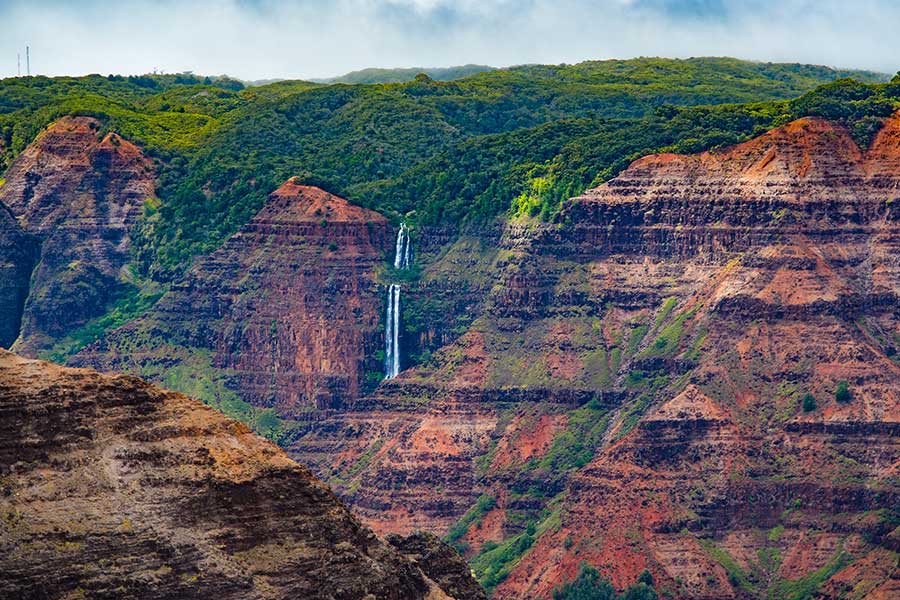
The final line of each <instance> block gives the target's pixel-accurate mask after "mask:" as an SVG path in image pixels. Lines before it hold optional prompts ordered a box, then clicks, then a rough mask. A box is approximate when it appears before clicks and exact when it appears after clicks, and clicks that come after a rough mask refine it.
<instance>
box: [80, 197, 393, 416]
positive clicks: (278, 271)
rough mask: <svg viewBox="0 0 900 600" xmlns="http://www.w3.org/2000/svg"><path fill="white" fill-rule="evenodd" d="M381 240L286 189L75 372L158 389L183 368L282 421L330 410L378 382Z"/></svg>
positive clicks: (351, 219)
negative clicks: (370, 380)
mask: <svg viewBox="0 0 900 600" xmlns="http://www.w3.org/2000/svg"><path fill="white" fill-rule="evenodd" d="M391 242H392V235H391V230H390V226H389V224H388V222H387V220H386V219H385V218H384V217H382V216H381V215H379V214H378V213H376V212H373V211H370V210H367V209H364V208H360V207H358V206H354V205H352V204H350V203H349V202H347V201H346V200H344V199H343V198H339V197H337V196H334V195H332V194H329V193H327V192H325V191H323V190H321V189H318V188H314V187H308V186H304V185H299V184H297V183H295V182H294V180H290V181H288V182H286V183H285V184H284V185H282V186H281V187H280V188H279V189H278V190H277V191H275V192H274V193H273V194H271V196H270V197H269V199H268V201H267V202H266V204H265V206H264V207H263V208H262V210H261V211H260V212H259V213H258V214H257V215H256V216H255V217H254V218H253V219H252V220H251V221H250V222H249V223H248V224H247V225H245V226H244V227H243V228H241V230H240V231H239V232H238V233H236V234H234V235H233V236H231V237H230V238H229V239H228V240H227V241H226V242H225V243H224V244H223V245H222V246H221V247H220V248H219V249H218V250H216V251H215V252H214V253H212V254H211V255H210V256H208V257H206V258H203V259H201V260H199V261H198V263H197V264H195V266H194V267H193V268H192V269H191V270H190V272H189V273H188V274H187V276H186V277H185V278H184V279H183V280H182V281H181V282H179V283H177V284H176V285H174V286H173V287H172V288H171V290H170V291H169V292H168V293H166V294H165V295H164V296H163V297H162V299H161V300H160V301H159V303H158V304H157V306H156V307H155V308H154V310H153V311H151V313H150V314H148V315H147V316H146V317H144V318H142V319H139V320H137V321H135V322H132V323H130V324H128V325H126V326H125V327H123V328H120V329H119V330H116V331H114V332H112V333H111V334H110V335H108V336H106V337H105V338H104V339H102V340H101V341H100V342H98V343H97V344H94V345H93V346H91V347H89V348H88V349H86V350H85V351H84V352H82V353H81V354H80V355H79V356H77V357H75V359H74V360H73V363H74V364H77V365H83V366H94V367H97V368H100V369H101V370H110V371H133V372H139V373H142V374H144V375H146V376H149V377H151V378H154V379H156V380H159V381H163V380H166V377H167V376H168V375H169V373H170V372H171V370H172V368H173V367H176V366H177V365H178V364H183V365H187V367H186V368H188V369H189V370H191V371H192V372H193V373H194V375H195V378H199V377H205V378H206V379H207V381H209V387H210V388H217V387H220V388H224V389H225V390H228V391H230V393H233V394H237V395H238V396H239V397H240V399H242V400H243V401H245V402H249V403H250V404H252V405H254V406H257V407H272V408H274V409H275V410H276V411H277V412H278V413H279V414H280V415H282V416H286V417H293V416H299V415H304V414H308V413H309V412H310V411H311V410H317V409H318V410H323V409H327V408H339V407H341V406H342V405H343V404H344V403H346V402H348V401H349V400H351V399H353V398H356V397H357V396H358V395H359V394H360V391H361V390H362V389H363V387H364V386H365V385H366V382H367V375H369V376H370V377H374V380H375V382H377V381H378V380H379V379H380V377H381V372H382V366H381V363H380V361H379V360H378V359H377V358H376V354H377V352H378V350H380V349H381V347H382V334H381V332H380V331H379V328H380V327H381V313H382V308H381V307H382V299H381V295H380V294H379V288H378V285H377V283H376V281H375V269H376V266H377V265H378V264H380V263H381V262H382V261H383V259H384V253H385V252H387V251H388V249H389V248H390V246H391ZM198 393H201V394H202V393H203V392H198ZM219 395H220V392H216V391H211V392H208V394H207V396H209V397H205V398H204V399H205V400H208V401H216V400H218V399H219V398H218V396H219Z"/></svg>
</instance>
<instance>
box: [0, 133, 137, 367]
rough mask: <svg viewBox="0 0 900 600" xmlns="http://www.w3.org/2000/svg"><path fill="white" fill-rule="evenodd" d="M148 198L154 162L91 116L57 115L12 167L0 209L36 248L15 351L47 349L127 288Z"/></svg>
mask: <svg viewBox="0 0 900 600" xmlns="http://www.w3.org/2000/svg"><path fill="white" fill-rule="evenodd" d="M153 195H154V169H153V165H152V162H151V161H150V160H149V159H148V158H146V157H145V156H144V155H143V153H142V152H141V151H140V149H138V148H137V147H136V146H135V145H134V144H132V143H130V142H128V141H127V140H124V139H122V138H121V137H120V136H119V135H117V134H116V133H105V134H104V133H102V127H101V124H100V122H99V121H97V120H96V119H93V118H90V117H63V118H62V119H60V120H58V121H56V122H55V123H53V124H52V125H51V126H50V127H49V128H48V129H47V130H46V131H44V132H43V133H41V134H40V135H39V136H38V138H37V139H36V140H35V141H34V142H33V143H32V144H31V145H29V146H28V148H26V149H25V150H24V151H23V152H22V153H21V154H20V155H19V156H18V157H17V158H16V159H15V160H14V161H13V163H12V164H11V165H10V167H9V169H8V170H7V172H6V182H5V184H4V185H2V186H0V205H5V206H6V207H8V208H9V209H10V211H11V212H12V213H13V215H15V217H16V218H17V220H18V222H19V224H20V226H21V227H22V229H23V230H24V231H25V232H26V233H28V234H31V235H33V236H34V237H36V238H37V239H38V240H39V241H40V243H41V249H40V257H39V261H38V262H37V265H36V267H35V269H34V273H33V275H32V278H31V289H30V293H29V295H28V299H27V301H26V302H25V307H24V314H23V316H22V319H21V321H22V323H21V331H20V333H19V341H18V343H17V344H16V350H17V351H18V352H21V353H23V354H27V355H32V356H33V355H35V354H36V353H38V352H39V351H41V350H44V349H47V348H48V347H49V346H50V345H52V344H53V342H54V341H56V340H58V339H60V338H62V337H64V336H65V335H66V334H67V333H69V332H71V331H72V330H73V329H75V328H76V327H78V326H80V325H83V324H84V323H86V322H87V321H88V320H90V319H91V318H94V317H97V316H99V315H101V314H103V312H105V310H106V308H107V307H108V306H109V304H110V302H112V301H113V300H114V299H115V298H116V297H117V296H119V295H120V294H121V293H123V292H124V291H125V289H126V287H127V285H128V280H129V274H128V273H126V272H124V269H125V266H126V265H127V263H128V262H129V260H130V255H129V249H130V243H131V242H130V233H131V229H132V227H133V225H134V223H135V221H136V219H137V217H138V216H139V215H140V213H141V211H142V209H143V206H144V202H145V201H146V200H147V199H148V198H151V197H152V196H153Z"/></svg>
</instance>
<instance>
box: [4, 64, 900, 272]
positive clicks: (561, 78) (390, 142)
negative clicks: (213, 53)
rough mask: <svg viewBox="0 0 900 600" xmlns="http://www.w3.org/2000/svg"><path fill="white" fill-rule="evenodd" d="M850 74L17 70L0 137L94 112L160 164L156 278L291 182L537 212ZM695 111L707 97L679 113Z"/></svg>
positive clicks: (795, 105) (416, 206)
mask: <svg viewBox="0 0 900 600" xmlns="http://www.w3.org/2000/svg"><path fill="white" fill-rule="evenodd" d="M846 74H848V73H847V72H841V71H835V70H832V69H828V68H825V67H811V66H805V65H794V64H781V65H779V64H766V63H752V62H746V61H739V60H735V59H719V58H716V59H710V58H703V59H690V60H670V59H648V58H642V59H635V60H630V61H594V62H587V63H581V64H578V65H558V66H552V65H551V66H522V67H514V68H510V69H499V70H494V71H489V72H482V73H477V74H475V75H471V76H469V77H465V78H463V79H458V80H455V81H447V82H441V81H435V80H433V79H431V78H428V77H419V78H417V79H415V80H414V81H411V82H407V83H400V84H378V85H344V84H336V85H319V84H314V83H309V82H297V81H281V82H276V83H272V84H268V85H263V86H256V87H250V88H246V89H240V88H241V85H240V84H239V83H238V82H234V81H233V80H228V79H221V80H211V79H210V80H207V79H203V78H198V77H193V76H186V75H179V76H146V77H132V78H123V77H114V76H110V77H101V76H89V77H84V78H52V79H49V78H18V79H7V80H3V81H2V82H0V107H3V108H2V109H0V131H2V134H3V137H2V139H3V155H4V158H5V160H6V161H8V160H10V159H11V158H12V157H13V156H15V154H16V153H18V152H19V151H21V149H22V148H24V146H25V145H26V144H27V143H28V142H29V141H30V140H31V139H33V138H34V136H35V135H37V133H38V132H39V131H40V129H41V128H42V127H44V126H46V125H47V124H48V123H50V122H52V121H53V120H54V119H56V118H58V117H59V116H61V115H63V114H90V115H92V116H96V117H99V118H101V119H102V120H103V121H104V123H105V124H106V127H107V128H112V129H115V130H116V131H118V132H119V133H120V134H121V135H123V136H125V137H127V138H129V139H132V140H134V141H135V142H137V143H138V144H140V145H141V146H142V147H143V148H144V149H145V150H146V151H147V152H149V153H150V154H151V155H154V156H156V157H157V158H158V172H159V184H160V185H159V189H158V194H159V200H158V201H153V202H148V204H147V213H146V215H145V218H144V219H143V221H142V224H141V227H140V231H139V232H138V235H137V241H138V244H137V247H138V263H139V266H140V267H141V268H142V271H143V272H144V274H149V275H152V276H154V277H156V278H161V279H168V278H171V277H174V276H176V275H177V273H178V272H180V270H181V269H183V268H184V267H185V266H186V265H187V264H188V263H189V261H190V259H191V257H192V256H194V255H197V254H200V253H204V252H208V251H211V250H212V249H213V248H215V247H216V246H217V245H218V244H219V243H221V241H222V240H223V239H224V238H225V237H226V236H227V235H229V234H231V233H233V232H234V231H235V230H236V229H237V228H238V227H240V225H242V224H243V223H244V222H246V221H247V220H248V219H249V218H250V217H251V216H252V215H253V214H254V213H255V212H256V211H257V210H258V209H259V207H260V206H261V205H262V203H263V202H264V200H265V198H266V196H267V195H268V194H269V193H270V192H271V191H272V190H274V189H275V187H276V186H277V185H278V184H279V183H281V182H282V181H284V180H285V179H287V178H288V177H290V176H293V175H299V176H301V177H302V179H303V180H305V181H306V182H309V183H314V184H318V185H320V186H322V187H325V188H326V189H328V190H330V191H332V192H335V193H339V194H342V195H345V196H347V197H349V198H350V199H351V200H353V201H355V202H358V203H360V204H363V205H365V206H368V207H371V208H375V209H377V210H380V211H382V212H384V213H385V214H388V215H392V214H393V215H399V214H406V213H411V212H412V211H415V212H414V215H410V217H411V218H413V219H414V220H416V221H418V222H420V223H423V224H442V225H446V226H450V227H459V226H464V225H466V224H468V223H480V222H484V221H486V220H490V219H492V218H494V217H495V216H497V215H499V214H503V213H506V212H507V211H508V210H510V206H511V203H512V205H513V209H512V210H513V212H514V213H526V214H530V215H540V214H542V215H544V216H545V217H549V216H550V215H552V214H553V213H554V212H555V211H556V209H557V208H558V206H559V203H560V202H561V201H562V200H563V199H564V198H566V197H569V196H571V195H574V194H577V193H579V192H581V191H583V190H584V189H585V188H586V187H588V186H590V185H593V184H595V183H597V182H599V181H602V180H604V179H606V178H608V177H610V176H612V175H614V174H615V173H616V172H618V170H620V169H621V168H623V167H624V166H626V165H627V163H628V162H629V161H630V160H631V159H633V158H635V157H637V156H639V155H640V154H645V153H648V152H654V151H658V150H661V149H673V150H676V151H694V150H699V149H703V148H708V147H711V146H715V145H720V144H727V143H733V142H735V141H739V140H741V139H745V138H747V137H749V136H751V135H753V134H755V133H758V132H760V131H761V130H763V129H766V128H768V127H770V126H772V125H773V124H778V123H779V122H780V121H783V120H785V119H789V118H792V117H793V116H802V114H809V113H810V111H816V110H818V111H826V112H827V111H830V110H832V108H833V107H829V106H825V105H817V104H816V102H815V100H814V98H818V97H820V96H814V98H813V99H807V100H806V101H805V102H806V104H803V102H801V101H796V102H788V101H787V100H782V99H784V98H791V97H796V96H798V95H800V94H802V93H804V92H809V91H811V90H813V89H814V88H816V87H817V86H819V85H821V84H823V83H827V82H831V81H833V80H835V79H836V78H838V77H840V76H842V75H846ZM852 74H853V75H854V76H856V77H858V78H861V79H863V80H865V81H874V80H878V79H879V77H880V76H878V75H877V74H873V73H865V72H853V73H852ZM837 86H838V87H836V88H833V89H831V90H830V91H829V90H826V91H825V92H822V94H824V96H822V97H831V96H833V95H834V94H835V93H837V92H840V93H839V94H838V95H840V94H849V95H850V96H853V98H854V99H852V100H850V102H851V103H856V104H857V105H859V106H858V107H857V108H854V109H853V110H854V111H855V112H854V115H844V117H845V118H847V119H856V116H855V115H856V113H857V112H859V111H862V112H863V113H865V114H866V116H867V117H872V118H877V116H879V115H881V114H882V113H883V112H884V110H885V109H884V108H883V107H882V106H881V105H878V106H877V108H878V110H875V111H873V110H872V106H873V102H872V100H871V97H872V96H877V97H878V98H880V99H885V98H889V97H891V94H892V93H893V92H891V91H890V90H892V89H893V88H892V87H891V86H885V85H877V84H876V85H867V84H864V83H849V82H847V83H841V84H837ZM848 90H849V91H848ZM844 100H845V99H844V98H839V99H837V100H835V101H836V102H838V103H843V102H844ZM747 102H756V104H747ZM761 102H762V103H761ZM722 103H727V104H728V105H727V106H713V105H721V104H722ZM735 103H741V104H739V105H735ZM698 104H703V105H710V106H708V107H706V108H685V107H690V106H694V105H698ZM876 104H877V103H876ZM842 105H843V104H842ZM848 106H849V105H848ZM804 111H806V112H804ZM869 113H872V114H869ZM857 120H858V119H857ZM855 122H856V121H854V123H855ZM873 124H874V122H873V121H867V122H865V123H864V126H863V129H865V128H869V129H871V127H872V126H873Z"/></svg>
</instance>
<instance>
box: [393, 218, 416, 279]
mask: <svg viewBox="0 0 900 600" xmlns="http://www.w3.org/2000/svg"><path fill="white" fill-rule="evenodd" d="M411 245H412V244H411V243H410V241H409V228H408V227H407V226H406V223H401V224H400V231H398V232H397V248H396V250H395V251H394V268H395V269H408V268H409V252H410V251H409V247H410V246H411Z"/></svg>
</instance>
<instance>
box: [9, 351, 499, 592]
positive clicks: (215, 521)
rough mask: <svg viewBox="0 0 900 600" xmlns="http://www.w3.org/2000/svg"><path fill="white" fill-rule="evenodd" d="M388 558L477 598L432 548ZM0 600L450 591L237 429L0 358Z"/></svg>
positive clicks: (180, 402)
mask: <svg viewBox="0 0 900 600" xmlns="http://www.w3.org/2000/svg"><path fill="white" fill-rule="evenodd" d="M396 542H397V543H398V544H402V543H403V540H397V541H396ZM414 546H415V544H414ZM403 552H404V553H406V554H411V555H415V557H416V558H419V559H421V560H422V564H423V568H425V569H427V570H429V571H433V572H435V573H438V574H439V575H440V577H441V578H442V580H446V581H451V582H453V584H454V586H455V587H454V588H453V589H454V591H455V592H456V593H457V594H458V595H456V596H455V597H456V598H480V597H482V596H481V595H480V592H479V591H478V589H477V587H473V585H474V582H473V581H471V579H470V578H468V577H467V573H468V571H467V569H466V567H465V565H464V563H462V561H460V560H459V558H458V557H456V556H455V555H453V554H446V549H443V550H440V551H438V552H437V554H435V551H434V550H432V551H431V552H427V553H426V552H419V554H418V555H416V553H415V548H413V549H412V550H410V549H404V550H403ZM441 552H443V554H442V553H441ZM448 573H449V575H448ZM0 597H2V598H83V597H90V598H126V597H127V598H216V599H225V598H241V599H248V598H328V599H347V600H350V599H363V598H366V599H376V598H385V599H397V600H401V599H403V600H405V599H412V598H431V599H435V600H437V599H445V598H451V597H453V596H451V595H448V594H445V593H444V592H443V591H442V590H441V589H440V587H439V586H438V585H437V584H435V583H434V582H433V581H432V580H430V579H429V578H428V577H426V576H425V575H423V573H422V571H421V570H420V569H419V568H418V567H417V566H416V564H415V562H413V560H411V559H410V558H407V557H405V556H403V554H401V553H400V552H398V551H397V550H395V549H393V548H392V547H391V546H390V545H388V544H386V543H384V542H382V541H381V540H379V539H378V538H377V537H376V536H375V535H374V534H373V533H372V532H371V531H370V530H368V529H367V528H365V527H363V526H362V525H361V524H360V523H359V522H358V521H357V520H356V519H355V518H354V517H353V516H352V515H351V514H350V513H349V511H347V509H346V508H345V507H344V506H343V505H342V504H341V503H340V501H339V500H338V499H337V498H336V497H335V496H334V494H332V492H331V491H330V490H329V489H328V488H327V486H325V485H324V484H323V483H321V482H320V481H318V480H317V479H316V478H315V477H314V476H313V475H312V474H311V473H310V472H309V470H308V469H306V468H305V467H303V466H301V465H298V464H297V463H295V462H293V461H292V460H290V459H289V458H288V457H287V456H286V455H285V454H284V452H282V451H281V450H280V449H278V448H277V447H276V446H274V445H273V444H270V443H268V442H266V441H264V440H262V439H260V438H258V437H256V436H255V435H253V434H252V433H251V432H250V431H249V430H248V429H247V428H246V427H245V426H244V425H242V424H240V423H238V422H236V421H233V420H230V419H228V418H225V417H223V416H222V415H220V414H219V413H217V412H216V411H214V410H213V409H211V408H208V407H206V406H204V405H203V404H201V403H200V402H198V401H196V400H192V399H190V398H187V397H186V396H183V395H181V394H176V393H173V392H166V391H163V390H160V389H157V388H155V387H153V386H151V385H149V384H147V383H145V382H143V381H141V380H139V379H137V378H134V377H130V376H105V375H100V374H98V373H95V372H93V371H89V370H80V369H67V368H61V367H56V366H53V365H51V364H49V363H45V362H40V361H33V360H27V359H24V358H21V357H18V356H16V355H14V354H12V353H9V352H6V351H4V350H0Z"/></svg>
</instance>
